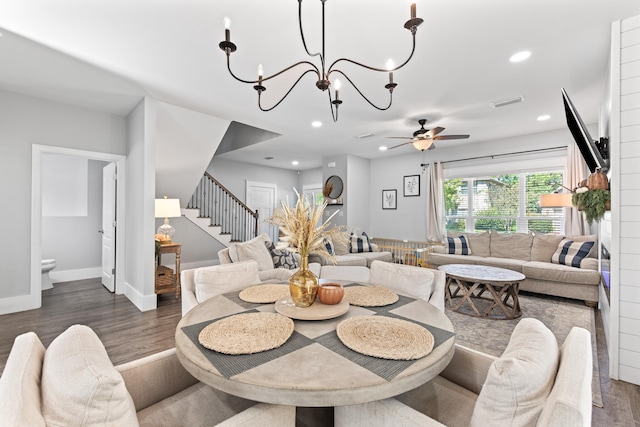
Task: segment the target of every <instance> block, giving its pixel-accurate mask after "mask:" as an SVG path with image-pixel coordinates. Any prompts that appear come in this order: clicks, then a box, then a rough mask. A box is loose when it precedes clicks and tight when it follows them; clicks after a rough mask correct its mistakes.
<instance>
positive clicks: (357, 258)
mask: <svg viewBox="0 0 640 427" xmlns="http://www.w3.org/2000/svg"><path fill="white" fill-rule="evenodd" d="M361 255H363V254H348V255H335V256H334V258H335V265H361V266H363V267H366V266H367V259H366V258H365V257H363V256H361Z"/></svg>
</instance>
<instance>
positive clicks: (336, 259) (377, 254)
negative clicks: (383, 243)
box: [309, 242, 393, 267]
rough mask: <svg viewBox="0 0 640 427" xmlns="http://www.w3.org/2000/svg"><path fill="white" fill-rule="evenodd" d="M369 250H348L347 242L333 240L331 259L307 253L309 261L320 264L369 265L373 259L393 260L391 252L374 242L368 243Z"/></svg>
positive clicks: (318, 254) (323, 255)
mask: <svg viewBox="0 0 640 427" xmlns="http://www.w3.org/2000/svg"><path fill="white" fill-rule="evenodd" d="M369 246H370V247H371V251H369V252H350V251H349V242H347V243H339V242H333V250H334V254H333V259H331V258H330V257H328V256H327V255H325V254H322V253H311V254H309V262H315V263H318V264H320V265H340V266H345V265H351V266H362V267H371V263H372V262H373V261H386V262H393V254H392V253H391V252H387V251H381V250H380V248H379V247H378V246H377V245H376V244H375V243H369Z"/></svg>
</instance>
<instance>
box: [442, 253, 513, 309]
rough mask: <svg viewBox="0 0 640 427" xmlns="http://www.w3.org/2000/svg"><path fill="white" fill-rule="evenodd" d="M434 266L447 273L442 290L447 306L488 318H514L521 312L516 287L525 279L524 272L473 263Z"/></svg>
mask: <svg viewBox="0 0 640 427" xmlns="http://www.w3.org/2000/svg"><path fill="white" fill-rule="evenodd" d="M438 270H440V271H444V272H445V273H447V285H446V287H445V294H446V298H447V304H448V308H449V309H451V310H453V311H455V312H457V313H462V314H468V315H470V316H476V317H482V318H490V319H515V318H518V317H520V316H521V315H522V312H521V311H520V302H519V301H518V287H519V285H520V282H521V281H523V280H524V279H525V275H524V274H522V273H518V272H517V271H513V270H507V269H505V268H498V267H490V266H487V265H474V264H448V265H441V266H440V267H438ZM454 300H455V302H454Z"/></svg>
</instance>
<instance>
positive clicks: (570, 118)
mask: <svg viewBox="0 0 640 427" xmlns="http://www.w3.org/2000/svg"><path fill="white" fill-rule="evenodd" d="M562 101H563V102H564V111H565V114H566V116H567V126H568V127H569V130H570V131H571V135H573V139H574V140H575V141H576V144H577V146H578V149H579V150H580V153H581V154H582V157H584V161H585V162H586V163H587V166H588V167H589V170H590V171H591V172H595V170H596V169H597V168H600V169H601V171H602V172H603V173H606V172H607V171H608V170H609V144H608V142H609V140H608V138H600V139H599V140H598V141H596V140H594V139H592V138H591V135H589V131H588V130H587V127H586V126H585V125H584V122H583V121H582V119H581V118H580V115H579V114H578V111H577V110H576V108H575V107H574V106H573V103H572V102H571V99H569V95H567V92H566V91H565V90H564V88H562Z"/></svg>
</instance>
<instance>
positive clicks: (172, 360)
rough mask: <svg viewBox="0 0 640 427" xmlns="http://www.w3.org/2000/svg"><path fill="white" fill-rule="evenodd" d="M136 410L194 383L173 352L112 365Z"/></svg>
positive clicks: (163, 352)
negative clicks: (120, 377) (121, 379)
mask: <svg viewBox="0 0 640 427" xmlns="http://www.w3.org/2000/svg"><path fill="white" fill-rule="evenodd" d="M116 369H117V370H118V372H120V374H121V375H122V378H123V379H124V383H125V386H126V387H127V390H128V391H129V394H130V395H131V397H132V398H133V403H134V405H135V407H136V411H140V410H142V409H144V408H146V407H148V406H151V405H153V404H154V403H157V402H159V401H161V400H163V399H166V398H167V397H169V396H173V395H174V394H176V393H178V392H180V391H182V390H184V389H186V388H188V387H190V386H192V385H193V384H195V383H197V382H198V380H196V379H195V378H194V377H193V376H191V374H189V373H188V372H187V371H186V370H185V369H184V368H183V367H182V365H181V364H180V362H179V361H178V357H177V356H176V349H175V348H171V349H169V350H165V351H161V352H160V353H155V354H152V355H149V356H146V357H143V358H141V359H137V360H134V361H132V362H128V363H124V364H122V365H118V366H116Z"/></svg>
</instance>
